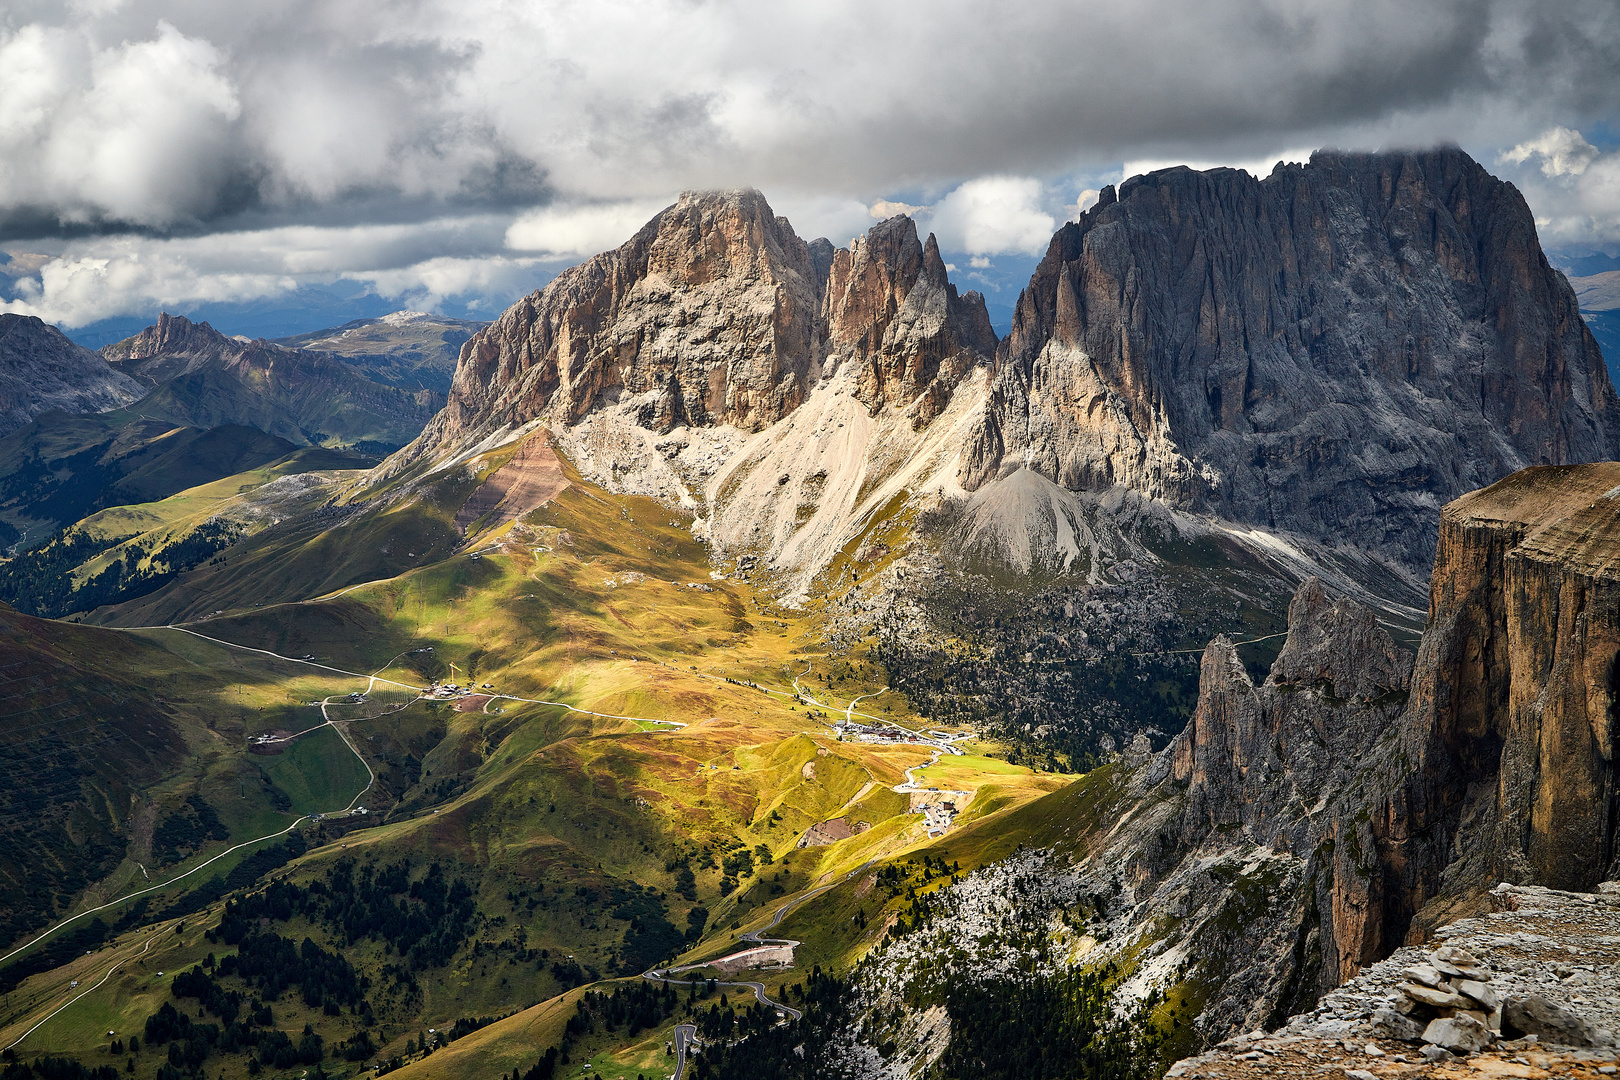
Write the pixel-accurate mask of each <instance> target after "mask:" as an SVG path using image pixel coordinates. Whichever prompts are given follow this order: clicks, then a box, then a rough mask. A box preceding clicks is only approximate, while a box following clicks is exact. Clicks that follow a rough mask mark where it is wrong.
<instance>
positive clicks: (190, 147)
mask: <svg viewBox="0 0 1620 1080" xmlns="http://www.w3.org/2000/svg"><path fill="white" fill-rule="evenodd" d="M223 61H224V58H223V56H222V55H221V53H220V51H219V50H218V49H217V48H215V47H214V46H213V45H212V44H210V43H209V42H207V41H205V40H202V39H199V38H193V37H187V36H186V35H185V34H183V33H181V32H180V31H179V30H177V29H175V27H174V26H172V25H170V24H169V23H167V22H162V21H160V22H158V23H157V25H156V28H155V30H154V32H153V34H152V36H151V37H150V38H149V39H147V40H142V41H135V42H130V41H124V42H121V43H119V44H118V45H115V46H111V47H108V48H94V47H92V46H91V44H90V43H89V42H88V41H87V40H86V39H85V38H83V37H80V36H76V35H74V34H72V33H68V32H64V31H61V30H56V29H50V28H46V27H43V26H40V25H37V24H36V25H31V26H25V27H23V28H22V29H20V30H18V31H16V32H14V33H10V34H5V35H4V36H0V102H5V103H6V107H5V109H4V110H3V113H0V215H8V216H9V215H16V214H17V213H19V212H24V213H45V214H52V215H55V216H56V217H57V218H58V219H59V220H61V221H63V222H66V223H70V224H86V223H95V222H100V221H104V220H112V221H119V222H124V223H129V224H133V225H158V224H170V223H174V222H177V221H181V220H187V219H195V218H201V217H206V216H208V215H210V214H212V213H214V212H216V211H217V210H218V208H219V206H220V204H221V200H222V199H224V198H226V197H227V194H226V193H227V192H228V190H229V187H230V182H231V179H232V177H231V173H232V171H233V167H232V165H231V157H232V150H233V148H234V142H235V139H234V132H233V124H234V123H235V122H236V121H237V120H238V119H239V118H240V116H241V103H240V101H239V99H238V97H237V95H236V92H235V89H234V87H233V86H232V84H231V82H230V80H229V79H228V78H227V77H226V76H225V75H224V74H223V73H222V71H221V67H222V64H223Z"/></svg>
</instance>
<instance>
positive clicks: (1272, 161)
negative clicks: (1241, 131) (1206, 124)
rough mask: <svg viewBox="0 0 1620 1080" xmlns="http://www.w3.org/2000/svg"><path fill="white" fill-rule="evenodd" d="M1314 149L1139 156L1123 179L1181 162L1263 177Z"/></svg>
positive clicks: (1128, 163) (1305, 158)
mask: <svg viewBox="0 0 1620 1080" xmlns="http://www.w3.org/2000/svg"><path fill="white" fill-rule="evenodd" d="M1311 152H1312V148H1311V147H1308V146H1297V147H1294V148H1293V149H1290V150H1283V151H1280V152H1276V153H1261V154H1252V153H1251V154H1243V153H1238V154H1234V155H1232V156H1209V157H1203V158H1199V159H1197V160H1189V159H1186V158H1139V159H1137V160H1134V161H1126V162H1125V168H1124V169H1122V170H1121V171H1120V180H1122V181H1123V180H1127V179H1129V178H1130V177H1133V176H1142V175H1144V174H1146V173H1150V172H1158V171H1159V170H1160V169H1173V168H1175V167H1176V166H1178V165H1185V166H1186V167H1187V168H1189V169H1197V170H1200V171H1202V170H1205V169H1242V170H1243V171H1244V172H1246V173H1248V174H1249V175H1250V176H1253V177H1255V178H1257V179H1260V180H1264V179H1265V178H1266V177H1268V176H1270V175H1271V170H1272V169H1274V168H1276V167H1277V163H1278V162H1279V161H1282V162H1287V163H1289V164H1293V163H1295V162H1304V161H1309V160H1311Z"/></svg>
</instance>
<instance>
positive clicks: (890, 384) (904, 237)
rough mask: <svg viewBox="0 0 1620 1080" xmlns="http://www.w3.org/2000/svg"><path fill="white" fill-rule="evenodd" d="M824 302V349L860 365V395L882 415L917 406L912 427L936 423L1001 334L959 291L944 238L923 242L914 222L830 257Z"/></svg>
mask: <svg viewBox="0 0 1620 1080" xmlns="http://www.w3.org/2000/svg"><path fill="white" fill-rule="evenodd" d="M825 292H826V300H825V303H824V305H823V311H824V318H825V323H826V327H827V350H828V353H829V355H830V356H831V357H832V358H833V360H834V361H835V362H843V361H844V360H845V359H846V358H847V359H848V360H849V361H851V362H854V363H856V364H858V365H860V369H859V376H858V378H859V390H858V391H857V392H858V394H859V395H860V399H861V401H862V402H864V403H865V404H866V405H867V407H868V408H870V409H871V410H872V411H874V412H876V411H877V410H878V409H881V408H883V407H884V406H889V405H901V406H910V407H912V408H913V409H914V416H913V423H914V426H916V427H918V428H921V427H924V426H925V425H927V424H928V423H929V422H930V421H932V420H933V419H934V418H935V417H936V416H938V415H939V414H940V411H941V410H943V409H944V407H945V403H946V402H947V401H948V400H950V396H951V392H952V391H953V390H955V388H956V385H957V383H958V382H959V381H960V380H961V378H962V375H963V374H964V373H965V372H966V371H967V370H968V369H969V368H971V367H973V366H974V365H975V364H976V363H979V362H981V361H982V360H983V359H985V358H986V357H989V356H991V355H994V353H995V348H996V333H995V331H994V330H992V329H991V327H990V316H989V313H988V312H987V311H986V310H985V307H984V300H983V298H982V297H980V296H979V294H977V293H968V294H967V295H966V296H963V297H958V296H957V294H956V286H955V285H952V284H951V283H950V279H949V278H948V277H947V275H946V272H945V262H944V260H943V259H941V258H940V255H939V244H938V243H936V242H935V240H934V237H933V236H932V235H930V236H929V237H928V242H927V243H926V244H923V243H919V242H918V240H917V227H916V225H915V224H913V223H912V220H911V219H910V218H908V217H905V216H903V215H902V216H899V217H892V218H890V219H889V220H887V221H885V222H883V223H882V224H881V225H878V226H876V227H875V228H873V229H872V230H870V231H869V232H868V233H867V234H866V235H865V236H864V237H862V238H860V239H859V240H857V241H856V242H855V244H854V245H853V246H852V247H851V248H848V249H845V248H840V249H838V251H837V252H836V253H835V254H834V255H833V259H832V263H831V266H830V267H829V270H828V274H827V285H826V290H825Z"/></svg>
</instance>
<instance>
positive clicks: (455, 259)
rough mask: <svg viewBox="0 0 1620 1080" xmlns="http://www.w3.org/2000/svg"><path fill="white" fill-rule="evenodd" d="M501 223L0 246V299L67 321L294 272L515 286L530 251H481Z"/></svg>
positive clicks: (6, 306) (238, 292)
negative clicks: (1, 284)
mask: <svg viewBox="0 0 1620 1080" xmlns="http://www.w3.org/2000/svg"><path fill="white" fill-rule="evenodd" d="M506 224H507V221H506V219H505V218H500V217H493V216H483V217H473V218H453V219H441V220H435V221H429V222H424V223H421V224H404V225H368V226H355V227H349V228H319V227H316V226H308V225H298V226H286V227H283V228H278V229H264V230H259V231H256V232H245V233H228V234H215V235H209V236H197V237H184V238H177V239H157V238H150V237H139V236H123V237H104V238H98V239H92V240H79V241H72V242H69V243H67V244H65V245H63V246H62V248H61V250H59V251H56V252H52V253H39V252H22V251H14V252H12V253H11V258H10V261H9V262H8V263H7V264H5V269H6V271H7V275H8V276H9V277H11V278H12V279H13V280H12V283H11V295H12V299H11V300H9V301H0V311H14V312H19V313H21V314H26V315H37V316H39V317H40V318H42V319H45V320H46V321H47V322H56V323H61V324H63V325H65V326H69V327H73V326H83V325H84V324H86V323H90V322H94V321H96V320H97V319H104V318H108V317H111V316H114V315H121V314H129V313H150V312H156V311H158V310H160V309H169V310H176V309H185V308H189V307H193V306H195V305H197V304H206V303H221V302H235V301H246V300H258V299H264V298H267V297H275V296H281V295H284V294H287V293H290V292H292V291H293V290H295V289H296V288H297V287H298V286H299V285H300V284H302V283H309V282H331V281H334V280H337V279H339V278H347V279H350V280H354V281H358V282H365V283H369V284H370V285H371V286H372V287H373V288H374V289H375V290H376V291H377V292H378V293H379V294H380V295H383V296H388V297H399V296H409V297H413V298H421V299H423V301H424V302H431V301H433V300H436V299H439V298H443V297H449V296H458V295H462V294H465V293H467V292H475V291H476V292H493V293H496V294H502V293H505V294H506V295H507V296H508V297H511V298H515V293H514V292H513V290H514V289H516V288H518V287H519V283H520V282H524V281H527V280H529V279H530V278H531V277H532V274H530V273H529V272H528V271H530V270H531V269H532V268H533V267H535V266H536V265H538V264H539V263H541V261H542V260H540V259H538V258H525V257H521V256H502V255H496V254H493V252H494V250H495V249H496V248H498V246H499V244H500V240H501V236H502V233H503V231H504V229H505V227H506Z"/></svg>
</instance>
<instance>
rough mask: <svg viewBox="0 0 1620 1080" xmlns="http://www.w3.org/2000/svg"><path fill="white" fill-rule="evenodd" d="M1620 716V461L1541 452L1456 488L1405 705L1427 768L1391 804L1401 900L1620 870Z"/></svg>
mask: <svg viewBox="0 0 1620 1080" xmlns="http://www.w3.org/2000/svg"><path fill="white" fill-rule="evenodd" d="M1617 720H1620V463H1617V462H1601V463H1596V464H1588V465H1578V466H1566V467H1553V468H1539V469H1528V470H1525V471H1523V472H1520V473H1516V474H1515V475H1513V476H1510V477H1508V478H1507V479H1505V480H1502V481H1500V482H1498V483H1496V484H1493V485H1491V486H1490V487H1488V488H1486V489H1484V490H1482V491H1478V492H1475V493H1473V494H1471V495H1468V496H1466V497H1464V498H1462V499H1459V500H1457V501H1456V502H1454V503H1452V504H1451V505H1450V506H1448V507H1447V508H1446V511H1445V514H1444V515H1443V517H1442V519H1441V524H1440V544H1439V554H1438V555H1437V557H1436V559H1435V572H1434V578H1433V582H1432V585H1431V600H1430V615H1429V629H1428V631H1427V632H1426V633H1425V634H1424V639H1423V645H1422V648H1421V649H1420V651H1419V656H1418V662H1417V667H1416V671H1415V675H1414V683H1413V697H1412V706H1411V710H1410V711H1409V714H1408V715H1407V717H1405V718H1404V721H1403V728H1404V729H1405V730H1404V732H1403V744H1404V748H1405V750H1406V755H1407V757H1408V759H1409V760H1410V761H1411V762H1412V765H1411V771H1410V775H1408V776H1407V777H1405V778H1404V779H1403V782H1401V783H1400V784H1399V786H1394V785H1389V786H1390V787H1391V792H1390V795H1389V797H1388V799H1387V801H1386V803H1385V805H1384V808H1383V813H1382V814H1381V815H1378V817H1381V819H1382V820H1383V821H1384V822H1385V823H1387V824H1386V825H1385V827H1384V828H1383V829H1381V830H1380V835H1379V837H1378V839H1379V841H1380V844H1381V850H1384V851H1385V852H1386V853H1387V857H1386V858H1385V859H1384V867H1383V868H1384V870H1385V873H1386V876H1392V877H1395V878H1396V880H1398V881H1399V882H1400V884H1401V886H1402V890H1401V892H1402V894H1403V895H1401V896H1400V897H1399V898H1398V901H1397V902H1396V903H1395V904H1394V906H1395V908H1396V913H1397V914H1398V915H1400V916H1406V917H1410V916H1411V915H1413V914H1418V915H1419V917H1420V918H1419V927H1420V930H1421V927H1422V926H1423V925H1426V921H1427V920H1424V919H1423V918H1422V917H1421V912H1420V909H1421V907H1422V905H1423V904H1424V903H1426V902H1429V901H1431V900H1432V899H1433V898H1435V897H1437V896H1438V897H1441V898H1446V897H1449V896H1459V895H1465V894H1466V893H1468V892H1469V891H1470V890H1473V889H1477V888H1478V887H1481V886H1486V885H1489V884H1493V883H1494V882H1496V881H1498V880H1508V881H1513V882H1515V883H1519V884H1535V885H1547V886H1550V887H1553V888H1559V889H1590V888H1591V887H1592V886H1593V885H1595V884H1596V883H1597V882H1599V881H1602V880H1605V879H1606V878H1609V877H1612V876H1613V875H1614V874H1615V873H1617V872H1620V864H1617V858H1616V857H1617V854H1620V852H1617V850H1616V814H1615V811H1616V800H1617V798H1620V777H1617V775H1616V760H1615V724H1616V721H1617ZM1375 820H1377V818H1375ZM1402 848H1405V849H1406V850H1407V851H1412V850H1418V851H1421V852H1422V857H1421V858H1417V859H1413V858H1404V859H1403V858H1401V855H1402V854H1403V852H1402V851H1401V849H1402ZM1414 863H1415V864H1417V865H1416V869H1417V871H1418V872H1414V865H1413V864H1414ZM1392 867H1393V868H1398V869H1401V870H1404V871H1405V872H1404V873H1401V874H1399V875H1393V874H1391V873H1390V870H1391V869H1392ZM1392 899H1394V898H1392Z"/></svg>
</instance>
